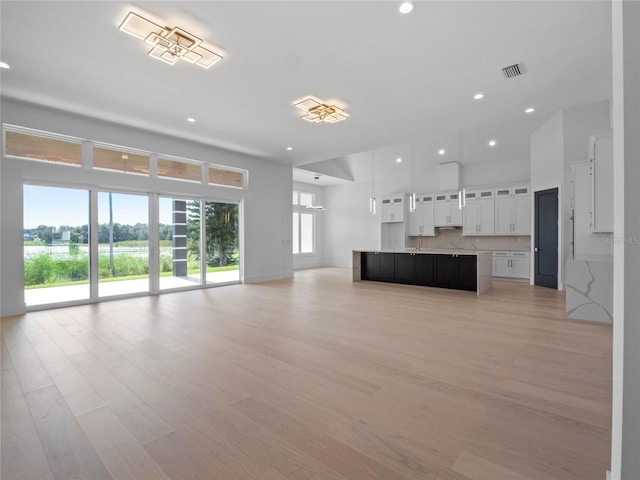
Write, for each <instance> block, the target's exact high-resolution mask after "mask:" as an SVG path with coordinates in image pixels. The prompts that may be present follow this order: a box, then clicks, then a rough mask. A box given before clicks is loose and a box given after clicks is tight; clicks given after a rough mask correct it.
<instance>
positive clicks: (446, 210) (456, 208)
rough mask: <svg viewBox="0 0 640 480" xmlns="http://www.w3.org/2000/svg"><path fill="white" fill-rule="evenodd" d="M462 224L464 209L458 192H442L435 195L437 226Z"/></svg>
mask: <svg viewBox="0 0 640 480" xmlns="http://www.w3.org/2000/svg"><path fill="white" fill-rule="evenodd" d="M461 225H462V209H461V208H460V199H459V193H458V192H442V193H437V194H436V195H435V226H436V227H453V226H461Z"/></svg>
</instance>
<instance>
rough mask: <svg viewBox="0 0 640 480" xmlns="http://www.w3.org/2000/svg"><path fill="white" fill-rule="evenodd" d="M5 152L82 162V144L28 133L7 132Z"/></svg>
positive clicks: (67, 161)
mask: <svg viewBox="0 0 640 480" xmlns="http://www.w3.org/2000/svg"><path fill="white" fill-rule="evenodd" d="M5 138H6V145H5V153H6V154H7V155H13V156H15V157H24V158H31V159H34V160H44V161H46V162H53V163H64V164H67V165H81V164H82V145H80V144H79V143H72V142H65V141H63V140H56V139H53V138H47V137H39V136H37V135H29V134H26V133H17V132H10V131H7V132H6V137H5Z"/></svg>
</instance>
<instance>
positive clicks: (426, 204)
mask: <svg viewBox="0 0 640 480" xmlns="http://www.w3.org/2000/svg"><path fill="white" fill-rule="evenodd" d="M407 215H408V218H409V229H408V232H409V233H408V235H409V236H410V237H419V236H421V235H422V236H426V235H429V236H433V235H435V230H434V196H433V195H431V194H419V195H418V194H416V211H415V212H409V213H408V214H407Z"/></svg>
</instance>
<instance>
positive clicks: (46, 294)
mask: <svg viewBox="0 0 640 480" xmlns="http://www.w3.org/2000/svg"><path fill="white" fill-rule="evenodd" d="M23 198H24V202H23V227H24V228H23V235H24V241H23V245H24V247H23V255H24V289H25V290H24V298H25V302H26V304H27V306H28V307H30V306H34V305H45V304H49V303H61V302H72V301H77V300H83V299H88V298H89V297H90V294H91V293H90V288H89V191H88V190H82V189H74V188H59V187H47V186H40V185H24V188H23Z"/></svg>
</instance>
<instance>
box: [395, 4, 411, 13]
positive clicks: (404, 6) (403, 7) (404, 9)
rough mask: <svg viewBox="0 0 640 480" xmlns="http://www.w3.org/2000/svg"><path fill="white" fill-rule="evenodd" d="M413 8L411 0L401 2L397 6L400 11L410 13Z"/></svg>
mask: <svg viewBox="0 0 640 480" xmlns="http://www.w3.org/2000/svg"><path fill="white" fill-rule="evenodd" d="M412 10H413V2H402V3H401V4H400V6H399V7H398V11H399V12H400V13H410V12H411V11H412Z"/></svg>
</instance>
